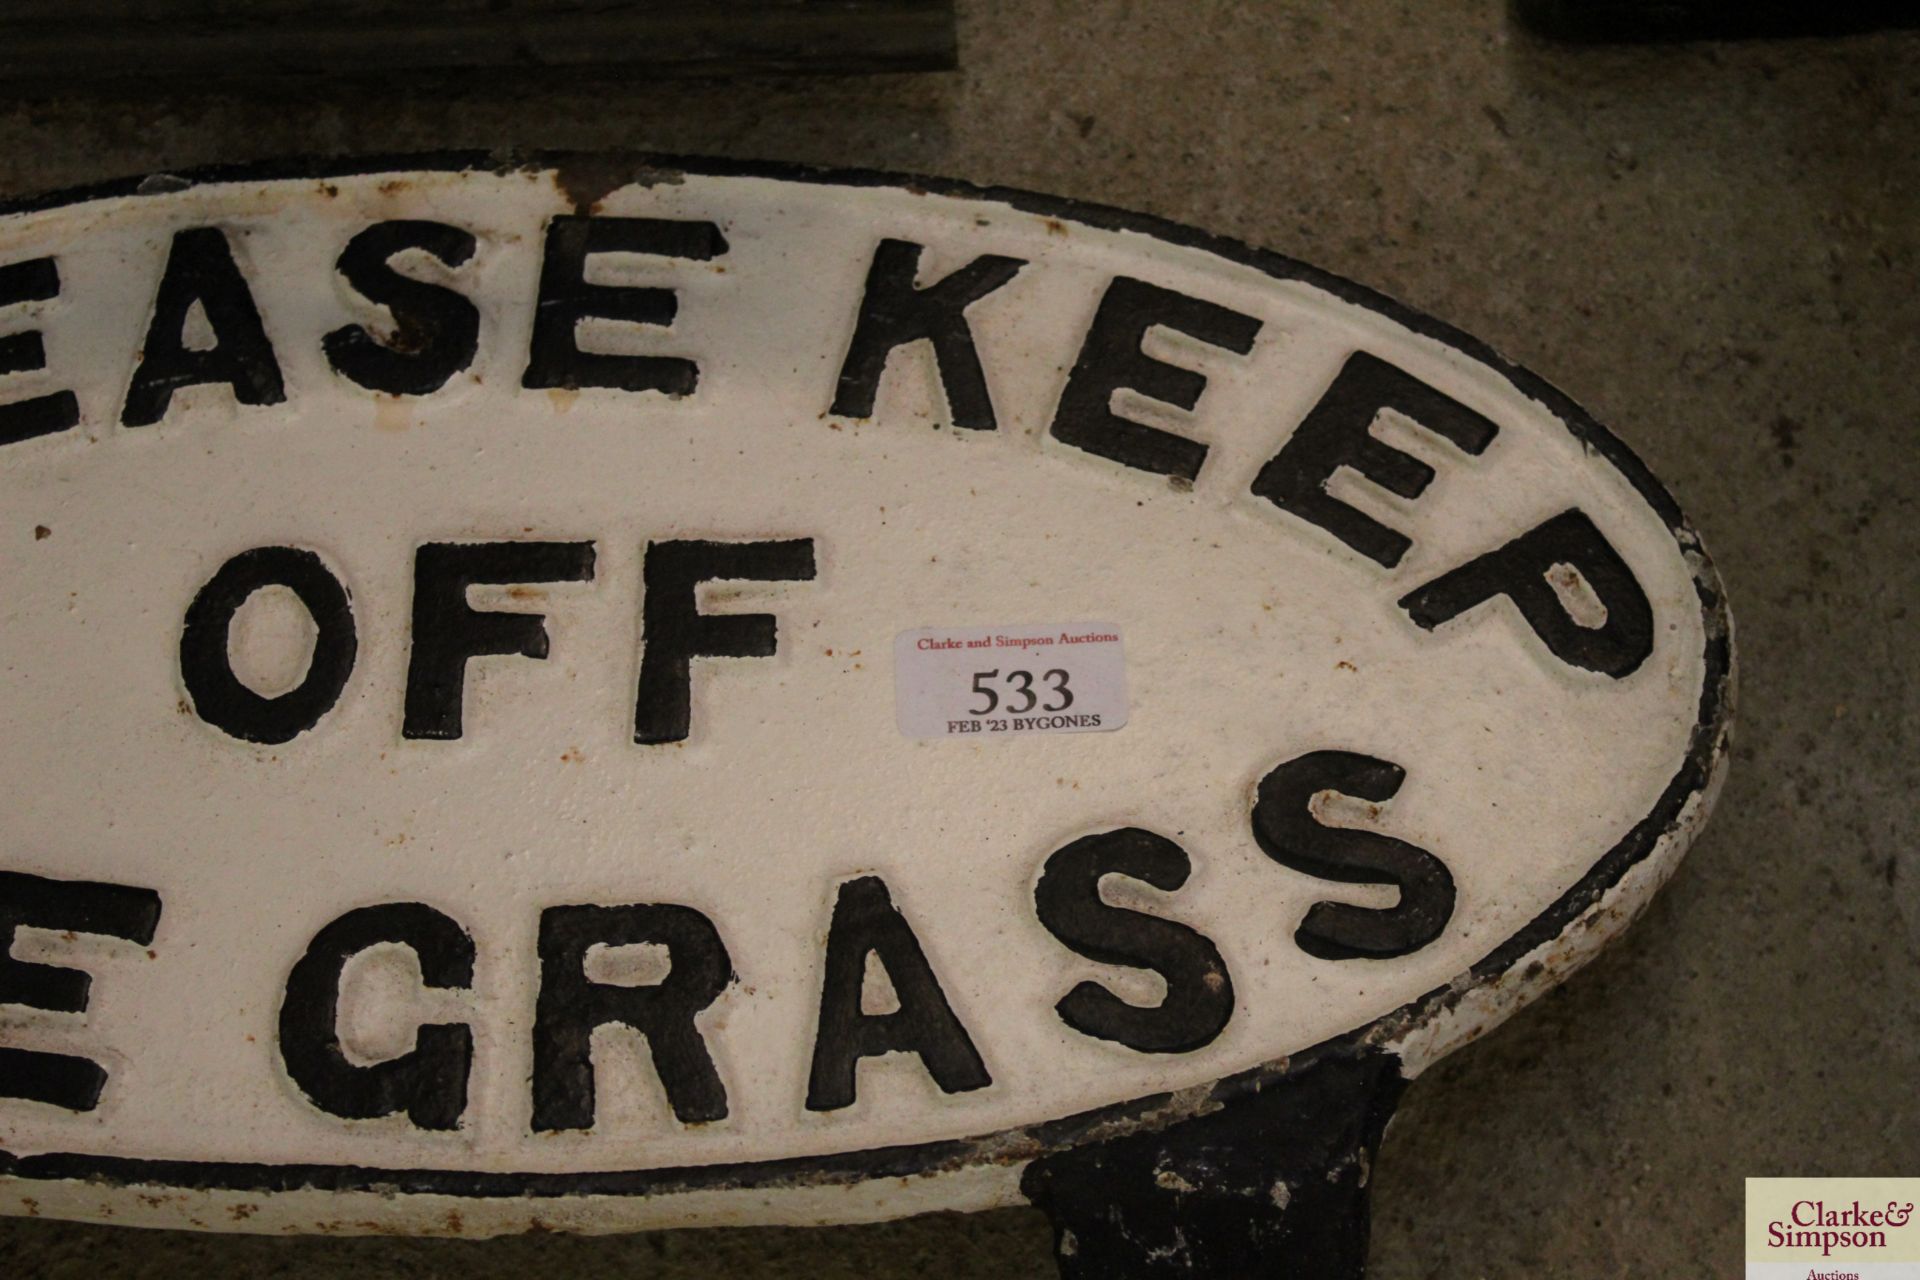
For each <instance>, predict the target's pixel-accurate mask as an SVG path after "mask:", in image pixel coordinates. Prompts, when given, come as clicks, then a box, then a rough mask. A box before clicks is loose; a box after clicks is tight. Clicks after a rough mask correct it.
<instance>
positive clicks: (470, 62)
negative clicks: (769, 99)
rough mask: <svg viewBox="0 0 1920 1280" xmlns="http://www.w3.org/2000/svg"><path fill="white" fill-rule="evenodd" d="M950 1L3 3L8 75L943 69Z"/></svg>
mask: <svg viewBox="0 0 1920 1280" xmlns="http://www.w3.org/2000/svg"><path fill="white" fill-rule="evenodd" d="M955 49H956V45H955V39H954V20H953V0H597V2H593V0H5V4H4V5H3V6H0V80H49V79H52V80H60V81H63V82H71V81H74V80H86V79H95V78H108V77H116V78H117V77H127V76H143V77H154V76H166V77H172V76H196V77H207V76H243V77H250V78H255V79H258V78H274V79H277V78H280V77H284V76H303V75H335V76H338V75H364V74H369V73H372V74H378V73H383V72H392V71H431V70H463V69H474V68H488V67H512V68H530V67H534V68H537V67H592V66H598V67H619V68H628V69H635V70H644V71H645V72H647V73H648V74H649V75H653V76H661V75H671V76H692V75H703V76H704V75H715V76H720V75H746V74H755V73H768V72H797V71H807V72H869V71H944V70H950V69H951V68H952V67H953V66H954V65H955V64H956V55H955Z"/></svg>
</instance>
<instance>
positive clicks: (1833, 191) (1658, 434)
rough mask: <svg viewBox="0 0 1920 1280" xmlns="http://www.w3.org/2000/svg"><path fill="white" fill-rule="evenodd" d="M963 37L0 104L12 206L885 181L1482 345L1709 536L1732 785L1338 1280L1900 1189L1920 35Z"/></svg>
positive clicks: (509, 1254) (70, 1241) (1918, 868)
mask: <svg viewBox="0 0 1920 1280" xmlns="http://www.w3.org/2000/svg"><path fill="white" fill-rule="evenodd" d="M961 8H962V29H961V38H962V57H963V60H964V63H965V70H964V71H961V72H959V73H957V74H950V75H932V76H913V77H892V78H871V79H845V80H768V81H761V82H748V83H741V82H735V83H712V84H707V83H690V82H679V83H652V84H644V83H643V84H628V83H623V82H621V80H620V79H619V78H618V77H602V78H599V79H597V80H594V81H592V82H588V83H582V82H580V81H579V79H578V78H576V77H568V78H566V79H564V80H558V79H556V80H542V79H539V78H522V77H513V76H508V77H487V78H485V79H484V80H483V81H481V82H479V83H477V84H476V83H463V82H447V81H442V82H438V83H435V84H432V85H428V86H409V85H405V84H392V83H378V84H360V85H353V86H327V87H323V88H318V89H315V88H311V87H302V88H299V89H280V90H272V89H268V90H260V89H253V90H247V91H238V90H234V91H227V90H222V91H212V90H205V91H202V90H194V91H190V92H180V93H174V94H169V95H166V96H157V95H155V94H154V93H153V92H152V91H142V92H134V91H123V90H115V91H101V90H95V89H86V90H80V89H76V90H71V91H61V92H59V93H57V94H54V93H48V94H41V93H35V94H31V95H29V94H21V93H9V94H7V95H6V97H5V100H4V101H0V195H5V196H14V195H24V194H28V193H32V192H36V191H40V190H44V189H49V188H54V187H59V186H63V185H67V184H72V183H79V182H86V181H91V180H94V179H102V178H108V177H116V176H120V175H124V174H128V173H140V172H146V171H151V170H158V169H165V168H168V167H175V166H186V165H196V164H204V163H209V162H217V161H238V160H244V159H251V158H256V157H267V156H276V155H284V154H290V153H323V154H335V153H370V152H390V151H396V150H409V149H428V148H440V147H495V148H509V147H511V148H536V147H573V148H591V147H607V146H618V147H628V148H643V149H656V150H663V151H671V152H682V153H711V154H717V155H727V156H751V157H777V158H784V159H792V160H800V161H810V162H819V163H825V164H835V165H857V166H862V167H870V168H883V169H901V170H914V171H923V172H931V173H937V174H946V175H952V176H956V177H962V178H969V179H974V180H976V181H980V182H989V183H1003V184H1009V185H1015V186H1022V187H1030V188H1035V189H1041V190H1047V191H1052V192H1057V193H1060V194H1063V195H1069V196H1076V197H1081V198H1085V199H1089V200H1094V201H1098V202H1102V203H1107V204H1115V205H1121V206H1126V207H1131V208H1136V209H1142V210H1147V211H1150V212H1153V213H1156V214H1161V215H1164V216H1167V217H1170V218H1173V219H1176V220H1179V221H1182V222H1190V223H1195V224H1198V225H1200V226H1203V227H1207V228H1209V229H1213V230H1217V231H1221V232H1225V233H1228V234H1231V235H1234V236H1237V237H1240V238H1242V239H1245V240H1248V241H1252V242H1254V243H1257V244H1262V245H1267V246H1271V247H1273V248H1276V249H1279V250H1282V251H1284V252H1286V253H1289V254H1292V255H1294V256H1296V257H1299V258H1303V259H1306V260H1308V261H1310V262H1313V263H1316V264H1319V265H1321V266H1325V267H1328V268H1331V269H1333V270H1335V271H1338V272H1340V273H1342V274H1345V275H1349V276H1351V277H1353V278H1355V279H1357V280H1360V281H1363V282H1365V283H1367V284H1370V285H1373V286H1375V287H1377V288H1380V289H1383V290H1384V291H1386V292H1388V293H1390V294H1393V295H1396V296H1398V297H1400V298H1401V299H1403V300H1405V301H1407V302H1409V303H1411V304H1413V305H1415V306H1417V307H1419V308H1421V309H1423V310H1427V311H1430V312H1432V313H1434V314H1435V315H1438V316H1440V317H1442V318H1445V319H1447V320H1449V321H1452V322H1454V323H1456V324H1458V325H1460V326H1462V327H1463V328H1465V329H1467V330H1468V331H1470V332H1472V333H1474V334H1477V335H1479V336H1481V337H1484V338H1486V339H1487V340H1488V341H1490V342H1491V343H1492V344H1493V345H1494V346H1496V347H1498V348H1500V349H1502V350H1504V351H1505V352H1506V353H1507V354H1509V355H1511V356H1513V357H1514V358H1516V359H1518V360H1520V361H1521V362H1522V363H1524V364H1526V365H1528V366H1530V367H1532V368H1534V369H1535V370H1537V371H1539V372H1540V373H1542V374H1544V375H1546V376H1547V377H1548V378H1550V379H1551V380H1553V381H1554V382H1556V383H1558V384H1559V385H1561V386H1562V387H1564V388H1565V389H1566V390H1567V391H1569V392H1570V393H1571V394H1572V395H1573V396H1574V397H1575V398H1576V399H1578V400H1580V401H1582V402H1583V403H1585V404H1586V405H1587V406H1588V407H1589V408H1590V409H1592V410H1593V411H1594V412H1595V414H1596V415H1597V416H1598V417H1599V418H1600V419H1601V420H1602V421H1603V422H1606V423H1607V424H1608V425H1610V426H1611V427H1612V428H1613V429H1614V430H1615V431H1616V432H1617V433H1618V434H1619V435H1620V436H1622V437H1623V438H1624V439H1625V440H1626V441H1627V442H1628V443H1629V444H1630V445H1632V446H1633V447H1634V448H1635V449H1636V450H1637V451H1639V452H1640V454H1641V455H1642V456H1643V457H1644V458H1645V459H1646V460H1647V461H1648V462H1649V463H1650V464H1651V465H1652V467H1653V469H1654V470H1655V471H1656V472H1657V473H1658V474H1659V475H1661V476H1662V477H1663V478H1664V479H1666V481H1667V482H1668V483H1669V485H1670V486H1671V487H1672V489H1673V490H1674V491H1675V493H1677V494H1678V495H1679V497H1680V500H1681V502H1682V503H1683V505H1684V506H1685V507H1686V509H1687V510H1688V512H1689V513H1690V514H1691V515H1692V517H1693V519H1694V521H1695V523H1696V524H1697V526H1698V527H1699V528H1700V529H1701V530H1702V531H1703V533H1704V534H1705V536H1706V538H1707V541H1708V545H1709V547H1710V548H1711V549H1712V551H1713V552H1714V554H1715V556H1716V558H1717V559H1718V561H1719V564H1720V568H1721V571H1722V573H1723V574H1724V576H1725V579H1726V581H1727V584H1728V587H1729V589H1730V591H1731V593H1732V599H1733V603H1734V611H1735V615H1736V618H1737V621H1738V626H1739V640H1740V650H1741V664H1742V673H1741V674H1742V706H1741V712H1740V717H1741V720H1740V727H1739V734H1738V741H1739V746H1738V751H1737V756H1738V758H1737V760H1736V761H1735V766H1734V769H1733V774H1732V778H1731V781H1730V783H1729V785H1728V787H1727V790H1726V792H1725V795H1724V797H1723V798H1722V800H1721V803H1720V809H1719V813H1718V816H1717V817H1716V818H1715V820H1714V822H1713V823H1712V825H1711V826H1710V827H1709V829H1708V831H1707V833H1706V835H1705V837H1704V838H1703V839H1702V840H1701V841H1700V842H1699V844H1698V845H1697V846H1696V848H1695V850H1694V852H1693V853H1692V855H1691V856H1690V857H1689V859H1688V860H1687V863H1686V864H1685V865H1684V866H1683V867H1682V869H1681V872H1680V874H1679V876H1678V878H1677V879H1676V880H1675V882H1674V883H1673V884H1672V886H1671V887H1670V888H1669V889H1668V890H1667V891H1666V893H1665V894H1664V895H1663V896H1662V897H1661V898H1660V899H1659V901H1658V902H1657V904H1656V905H1655V907H1654V909H1653V911H1652V912H1651V914H1650V915H1649V916H1648V917H1647V918H1646V919H1645V920H1644V921H1643V922H1642V923H1641V924H1640V925H1639V926H1638V927H1637V928H1635V929H1634V930H1633V931H1632V932H1631V933H1630V934H1629V935H1628V936H1627V937H1626V938H1625V939H1624V940H1623V941H1622V943H1621V944H1620V945H1619V946H1618V947H1617V948H1616V949H1615V950H1614V951H1613V952H1612V953H1611V954H1610V955H1608V956H1607V957H1605V958H1604V959H1602V960H1601V961H1600V962H1599V963H1597V964H1595V965H1594V966H1593V967H1592V968H1591V969H1589V970H1588V971H1586V972H1585V973H1583V974H1582V975H1580V976H1579V977H1578V978H1576V979H1575V980H1574V981H1573V982H1572V983H1571V984H1570V985H1569V986H1568V987H1567V988H1565V989H1563V990H1562V991H1561V992H1559V993H1558V994H1556V995H1555V996H1553V997H1550V998H1548V999H1547V1000H1545V1001H1543V1002H1541V1003H1540V1004H1539V1005H1537V1006H1535V1007H1534V1008H1532V1009H1531V1010H1529V1011H1527V1012H1525V1013H1523V1014H1522V1015H1521V1016H1520V1017H1519V1018H1517V1019H1516V1020H1515V1021H1514V1022H1513V1023H1511V1024H1509V1025H1508V1027H1507V1028H1506V1029H1504V1030H1502V1031H1501V1032H1499V1033H1497V1034H1496V1035H1494V1036H1492V1037H1491V1038H1489V1039H1488V1040H1486V1041H1484V1042H1482V1043H1481V1044H1479V1045H1476V1046H1475V1047H1473V1048H1471V1049H1469V1050H1467V1051H1464V1052H1462V1053H1460V1054H1459V1055H1457V1056H1456V1057H1455V1058H1453V1059H1451V1060H1449V1061H1448V1062H1447V1063H1446V1064H1445V1065H1444V1066H1443V1067H1442V1068H1440V1069H1438V1070H1436V1071H1435V1072H1434V1073H1432V1074H1431V1075H1430V1076H1429V1077H1428V1078H1427V1079H1425V1080H1423V1081H1421V1082H1420V1083H1419V1084H1417V1085H1416V1086H1415V1087H1414V1088H1413V1090H1412V1091H1411V1093H1410V1095H1409V1097H1408V1100H1407V1102H1406V1104H1405V1107H1404V1109H1403V1111H1402V1113H1401V1115H1400V1117H1399V1119H1398V1121H1397V1123H1396V1125H1395V1127H1394V1129H1393V1130H1392V1132H1391V1134H1390V1136H1389V1138H1388V1140H1387V1144H1386V1148H1385V1150H1384V1153H1383V1155H1382V1158H1381V1161H1380V1163H1379V1166H1378V1169H1377V1178H1376V1182H1375V1187H1376V1192H1377V1199H1376V1204H1375V1209H1376V1226H1375V1234H1374V1243H1375V1249H1374V1253H1375V1266H1374V1275H1375V1276H1376V1277H1378V1280H1410V1278H1412V1277H1456V1276H1457V1277H1507V1276H1513V1277H1518V1276H1539V1275H1555V1276H1562V1275H1564V1276H1578V1277H1587V1276H1593V1277H1615V1276H1652V1277H1678V1276H1702V1275H1709V1274H1718V1275H1728V1274H1734V1273H1735V1272H1736V1269H1737V1267H1738V1260H1739V1256H1740V1252H1739V1251H1740V1239H1741V1211H1742V1183H1741V1180H1742V1179H1743V1178H1744V1177H1746V1176H1748V1175H1750V1174H1849V1173H1857V1174H1868V1173H1878V1174H1916V1173H1920V1103H1917V1102H1916V1092H1915V1088H1914V1083H1913V1081H1914V1072H1913V1069H1914V1067H1915V1065H1916V1063H1920V963H1917V962H1920V839H1917V837H1920V821H1916V817H1917V815H1920V804H1916V802H1915V800H1914V796H1915V794H1916V790H1917V789H1920V755H1917V754H1916V750H1915V746H1916V744H1915V741H1914V739H1915V736H1916V733H1920V716H1917V715H1916V711H1917V710H1920V709H1917V708H1916V706H1915V703H1914V694H1913V685H1914V676H1915V675H1916V665H1917V660H1916V657H1915V654H1916V649H1915V647H1914V646H1913V644H1912V643H1911V641H1910V639H1909V635H1910V629H1911V628H1912V627H1913V626H1914V625H1915V624H1916V623H1920V573H1916V572H1915V570H1914V568H1913V566H1914V564H1915V562H1916V560H1920V509H1916V505H1915V501H1916V499H1915V495H1916V493H1917V492H1920V457H1917V456H1916V453H1915V451H1914V448H1913V446H1914V443H1915V441H1916V440H1917V439H1920V434H1917V433H1920V289H1916V287H1915V285H1916V280H1917V279H1920V144H1917V143H1916V139H1917V138H1920V35H1917V34H1904V35H1888V36H1884V37H1863V38H1856V39H1848V40H1842V41H1832V42H1789V43H1770V44H1753V45H1739V46H1736V45H1702V46H1686V47H1673V48H1659V49H1631V50H1598V51H1596V50H1566V49H1559V48H1552V47H1547V46H1543V45H1541V44H1538V43H1535V42H1533V41H1530V40H1528V39H1525V38H1523V37H1520V36H1518V35H1516V34H1514V33H1513V32H1511V31H1510V29H1509V27H1508V25H1507V21H1506V18H1505V15H1504V12H1503V9H1502V7H1501V5H1500V4H1499V3H1498V2H1497V0H1367V3H1363V4H1340V5H1335V4H1320V3H1310V2H1307V0H1290V2H1286V3H1281V2H1278V0H1273V2H1269V3H1264V4H1258V5H1255V4H1234V3H1224V2H1219V3H1214V2H1208V3H1201V2H1199V0H1187V2H1183V3H1173V2H1168V3H1161V4H1151V3H1144V2H1133V3H1129V2H1127V0H1104V2H1101V3H1089V2H1086V0H1072V2H1068V0H1054V2H1051V3H1050V2H1048V0H972V2H964V3H963V4H962V6H961ZM263 95H264V96H265V97H266V98H267V99H268V101H266V102H265V103H263V102H262V101H261V98H262V96H263ZM1049 1268H1050V1262H1049V1235H1048V1231H1047V1228H1046V1224H1045V1222H1044V1220H1043V1219H1042V1218H1041V1217H1040V1216H1039V1214H1038V1213H1037V1212H1032V1211H1006V1212H1002V1213H995V1214H986V1215H981V1216H978V1217H974V1218H964V1219H963V1218H934V1219H921V1220H916V1221H909V1222H904V1223H896V1224H891V1225H886V1226H878V1227H862V1228H849V1229H838V1230H819V1231H778V1230H761V1231H713V1232H703V1233H678V1234H675V1233H665V1234H655V1235H650V1236H644V1237H624V1238H613V1239H599V1240H576V1239H562V1238H556V1237H540V1238H529V1239H518V1240H511V1241H496V1242H489V1243H481V1244H472V1243H449V1242H425V1241H400V1242H396V1241H391V1240H361V1241H353V1240H260V1239H249V1238H222V1237H204V1236H194V1235H187V1234H161V1233H144V1232H133V1231H122V1230H115V1229H110V1228H101V1227H83V1226H73V1225H65V1224H60V1223H54V1222H47V1221H13V1222H4V1223H0V1269H4V1271H5V1272H6V1274H8V1275H10V1276H22V1277H25V1276H47V1277H68V1276H83V1275H84V1276H88V1277H93V1276H104V1275H114V1276H122V1275H124V1276H143V1277H147V1276H150V1277H176V1276H187V1275H196V1276H203V1275H280V1276H299V1277H316V1278H317V1277H332V1276H342V1277H344V1276H353V1277H355V1278H356V1280H376V1278H378V1277H389V1276H392V1277H399V1276H409V1277H411V1276H437V1275H450V1276H451V1275H458V1276H461V1277H463V1278H464V1280H487V1278H489V1277H495V1276H499V1277H508V1276H513V1277H518V1276H523V1275H525V1274H528V1273H529V1272H534V1271H551V1272H552V1273H554V1274H567V1275H574V1276H581V1277H592V1276H602V1275H605V1276H613V1275H620V1276H658V1277H669V1276H672V1277H680V1276H696V1275H714V1274H723V1275H728V1276H736V1277H747V1276H767V1277H773V1276H801V1275H805V1276H810V1277H815V1276H817V1277H827V1276H839V1275H848V1276H853V1275H858V1276H867V1277H882V1276H921V1275H928V1274H931V1275H940V1276H950V1277H960V1276H1009V1275H1046V1274H1048V1273H1049Z"/></svg>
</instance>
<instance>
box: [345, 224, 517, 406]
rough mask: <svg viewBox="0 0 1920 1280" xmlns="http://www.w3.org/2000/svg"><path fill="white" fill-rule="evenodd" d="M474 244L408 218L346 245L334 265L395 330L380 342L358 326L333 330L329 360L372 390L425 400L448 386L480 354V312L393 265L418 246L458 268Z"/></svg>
mask: <svg viewBox="0 0 1920 1280" xmlns="http://www.w3.org/2000/svg"><path fill="white" fill-rule="evenodd" d="M475 247H476V245H475V242H474V238H473V233H472V232H469V231H463V230H461V229H460V228H459V227H450V226H448V225H447V224H446V223H444V222H418V221H411V220H408V221H396V222H378V223H375V224H374V225H373V226H371V227H368V228H367V229H366V230H365V231H362V232H361V233H360V234H358V235H356V236H355V237H354V238H353V239H351V240H349V241H348V242H347V247H346V248H345V249H344V250H342V251H341V254H340V260H339V262H338V263H337V264H335V265H336V267H337V269H338V270H339V272H340V274H341V275H343V276H345V277H346V278H347V283H348V284H351V285H352V286H353V287H354V290H355V291H356V292H357V293H359V294H360V296H361V297H363V298H365V299H366V300H367V301H369V302H373V303H378V304H379V305H380V306H383V307H385V308H386V309H387V313H388V315H390V316H391V317H392V318H393V332H392V334H391V335H389V336H388V337H386V338H376V337H375V336H374V335H373V334H371V333H369V332H368V331H367V330H366V329H365V328H364V327H363V326H361V325H357V324H355V325H346V326H345V327H343V328H339V329H335V330H334V331H333V332H332V333H329V334H328V335H327V336H326V337H325V338H324V339H323V340H322V344H321V345H322V346H323V347H324V348H325V349H326V353H327V360H328V361H329V362H330V363H331V364H332V365H333V367H334V368H335V369H337V370H339V372H340V373H341V374H343V375H345V376H346V377H348V378H351V379H352V380H353V381H354V382H357V383H359V384H360V385H361V386H363V387H365V388H367V389H368V390H370V391H384V392H387V393H388V394H389V395H396V396H424V395H430V394H432V393H433V392H435V391H438V390H439V389H440V388H441V387H444V386H446V385H447V380H448V379H449V378H451V377H453V375H454V374H456V373H459V372H460V371H461V370H462V369H465V368H466V367H467V366H468V365H470V364H472V363H473V356H474V353H475V352H476V351H478V350H479V347H480V309H479V308H478V307H476V306H474V305H473V303H472V302H471V301H469V300H468V299H467V298H466V297H464V296H462V295H461V294H459V293H457V292H456V291H454V290H452V289H449V288H447V287H446V286H445V285H438V284H430V283H428V282H427V281H424V280H415V279H413V278H412V277H410V276H405V275H402V274H400V272H398V271H396V270H394V268H393V266H392V265H391V262H392V259H393V258H394V257H395V256H397V255H399V254H401V253H405V252H406V251H407V250H409V249H417V250H421V251H423V252H425V253H429V254H432V255H433V256H434V257H435V258H437V259H438V260H439V261H440V262H442V263H444V264H445V265H447V266H448V267H458V266H461V265H463V264H464V263H466V262H467V261H468V260H469V259H470V258H472V257H473V253H474V249H475Z"/></svg>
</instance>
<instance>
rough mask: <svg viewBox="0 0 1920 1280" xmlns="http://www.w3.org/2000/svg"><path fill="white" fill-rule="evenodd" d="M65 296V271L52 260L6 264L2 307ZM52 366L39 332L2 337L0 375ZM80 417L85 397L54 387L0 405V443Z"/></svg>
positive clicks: (0, 280)
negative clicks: (62, 291) (62, 285)
mask: <svg viewBox="0 0 1920 1280" xmlns="http://www.w3.org/2000/svg"><path fill="white" fill-rule="evenodd" d="M59 296H60V269H59V267H58V266H56V265H55V264H54V260H53V259H52V258H34V259H31V260H30V261H27V262H11V263H8V264H7V265H6V266H4V267H0V307H12V306H18V305H19V304H21V303H23V302H46V301H49V300H51V299H53V298H57V297H59ZM46 367H47V347H46V343H45V342H43V341H41V338H40V333H39V331H38V330H34V329H29V330H27V331H25V332H24V333H9V334H5V335H0V377H4V376H5V375H7V374H10V373H33V372H35V371H37V370H40V369H44V368H46ZM79 421H80V401H79V400H78V399H77V398H75V396H74V394H73V392H71V391H54V392H49V393H48V394H46V395H42V396H32V397H29V398H28V399H25V400H13V401H9V402H7V403H5V404H0V445H6V444H16V443H18V442H19V441H21V440H31V439H33V438H34V437H35V436H45V435H52V434H53V433H54V432H56V431H65V430H67V429H68V428H70V427H72V426H74V425H75V424H76V423H78V422H79Z"/></svg>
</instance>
